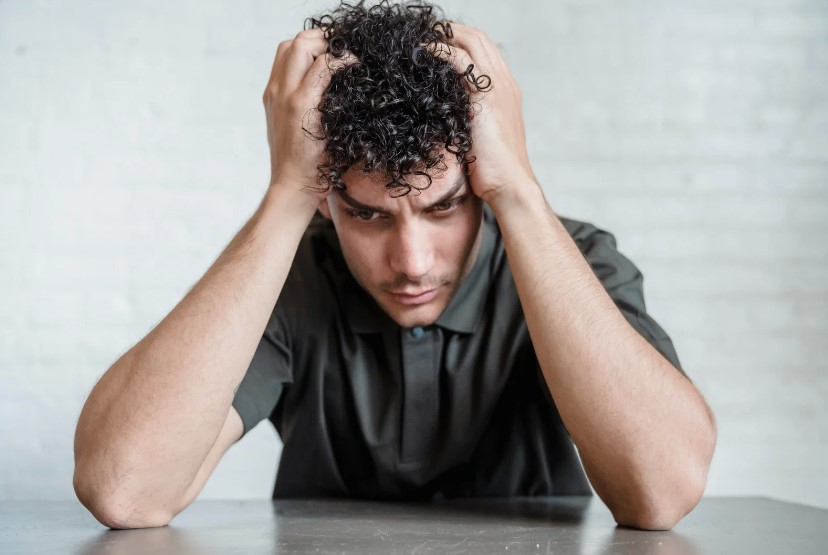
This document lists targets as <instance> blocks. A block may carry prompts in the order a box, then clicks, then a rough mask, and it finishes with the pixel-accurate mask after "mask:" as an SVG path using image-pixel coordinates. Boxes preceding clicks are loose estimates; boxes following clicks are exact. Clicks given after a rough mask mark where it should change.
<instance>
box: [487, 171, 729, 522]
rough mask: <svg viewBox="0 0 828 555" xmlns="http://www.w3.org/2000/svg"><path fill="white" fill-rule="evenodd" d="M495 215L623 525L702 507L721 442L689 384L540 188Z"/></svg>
mask: <svg viewBox="0 0 828 555" xmlns="http://www.w3.org/2000/svg"><path fill="white" fill-rule="evenodd" d="M524 185H525V187H521V188H516V190H517V191H518V192H517V193H516V194H515V195H514V196H513V197H512V198H509V199H508V200H507V199H506V198H500V199H498V202H497V203H496V204H494V205H492V209H493V211H494V213H495V216H496V218H497V221H498V224H499V225H500V229H501V231H502V234H503V240H504V245H505V248H506V253H507V256H508V257H509V264H510V266H511V269H512V274H513V275H514V279H515V285H516V286H517V291H518V295H519V297H520V301H521V305H522V307H523V311H524V314H525V316H526V323H527V326H528V328H529V334H530V336H531V338H532V344H533V346H534V349H535V353H536V355H537V357H538V361H539V363H540V366H541V370H542V371H543V375H544V378H545V379H546V384H547V386H548V387H549V390H550V392H551V394H552V398H553V399H554V401H555V404H556V406H557V408H558V411H559V413H560V415H561V419H562V420H563V422H564V424H565V425H566V427H567V429H568V430H569V433H570V435H571V436H572V439H573V441H574V442H575V444H576V445H577V446H578V452H579V454H580V456H581V460H582V462H583V464H584V468H585V470H586V471H587V475H588V476H589V478H590V482H591V483H592V485H593V487H594V488H595V491H596V492H597V493H598V494H599V495H600V496H601V498H602V499H603V500H604V502H605V503H606V504H607V506H608V507H609V508H610V509H611V510H612V512H613V515H614V516H615V518H616V520H617V521H618V523H619V524H624V525H629V526H635V527H638V528H650V529H668V528H672V527H673V525H675V524H676V522H678V520H679V519H681V518H682V517H683V516H684V515H686V514H687V513H688V512H690V510H691V509H692V508H693V507H695V505H696V503H697V502H698V500H699V499H700V497H701V495H702V493H703V491H704V487H705V484H706V482H707V471H708V468H709V466H710V461H711V458H712V456H713V450H714V447H715V443H716V429H715V423H714V420H713V416H712V413H711V411H710V409H709V407H708V406H707V404H706V403H705V401H704V399H703V398H702V396H701V395H700V394H699V392H698V391H697V390H696V388H695V387H694V386H693V384H692V383H691V382H690V381H689V380H688V379H687V378H686V377H684V376H683V375H682V374H681V373H680V372H679V371H678V370H676V368H674V367H673V366H672V364H671V363H670V362H669V361H668V360H667V359H666V358H664V357H663V356H662V355H661V353H659V352H658V351H657V350H656V349H655V348H654V347H653V346H652V345H651V344H650V343H649V342H648V341H647V340H646V339H644V338H643V337H642V335H641V334H640V333H639V332H638V331H637V330H635V329H634V328H633V327H632V326H631V325H630V323H629V322H628V321H627V319H626V318H624V316H623V314H622V313H621V312H620V311H619V309H618V307H617V306H616V305H615V303H614V301H613V300H612V298H611V297H610V296H609V294H608V293H607V291H606V289H605V288H604V287H603V285H602V284H601V282H600V281H599V280H598V278H597V277H596V276H595V273H594V272H593V271H592V268H591V267H590V265H589V263H588V262H587V261H586V259H585V258H584V256H583V255H582V254H581V251H580V250H579V249H578V246H577V245H576V244H575V242H574V241H573V240H572V237H571V236H570V235H569V233H568V232H567V231H566V229H565V228H564V226H563V224H562V223H561V222H560V220H559V219H558V218H557V216H556V215H555V214H554V212H553V211H552V210H551V209H550V208H549V206H548V205H547V203H546V201H545V200H544V198H543V195H542V193H541V192H540V188H539V187H537V185H536V184H533V183H527V184H524Z"/></svg>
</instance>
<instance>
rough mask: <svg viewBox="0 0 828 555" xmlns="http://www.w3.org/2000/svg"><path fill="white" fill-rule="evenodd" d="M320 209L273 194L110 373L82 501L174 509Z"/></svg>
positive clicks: (92, 405)
mask: <svg viewBox="0 0 828 555" xmlns="http://www.w3.org/2000/svg"><path fill="white" fill-rule="evenodd" d="M313 211H314V208H313V206H312V205H311V204H310V203H308V202H307V201H306V200H305V199H303V198H302V196H301V195H297V194H290V193H287V192H283V190H277V189H275V188H271V189H270V190H269V191H268V193H267V194H266V195H265V197H264V199H263V200H262V203H261V204H260V206H259V208H258V210H257V211H256V213H255V214H254V215H253V216H252V217H251V218H250V220H249V221H248V222H247V223H246V224H245V226H244V227H243V228H242V229H241V230H240V231H239V232H238V234H237V235H236V236H235V237H234V238H233V239H232V241H231V242H230V243H229V244H228V246H227V247H226V248H225V249H224V251H223V252H222V253H221V255H220V256H219V257H218V258H217V259H216V261H215V262H214V263H213V264H212V266H211V267H210V268H209V269H208V271H207V272H206V273H205V275H204V276H203V277H202V278H201V279H200V280H199V281H198V282H197V283H196V284H195V286H193V288H192V289H191V290H190V291H189V292H188V293H187V294H186V295H185V296H184V298H183V299H182V300H181V301H180V302H179V303H178V305H177V306H176V307H175V308H174V309H173V310H172V311H171V312H170V313H169V314H168V315H167V316H166V317H165V318H164V319H163V320H162V321H161V322H160V323H159V324H158V325H157V326H156V327H155V328H154V329H153V330H152V331H151V332H150V333H149V334H148V335H147V336H146V337H145V338H144V339H143V340H141V341H140V342H139V343H138V344H136V345H135V346H134V347H133V348H132V349H130V350H129V351H128V352H127V353H126V354H124V355H123V356H122V357H121V358H120V359H119V360H118V361H117V362H115V364H113V365H112V367H111V368H110V369H109V370H108V371H107V372H106V373H105V374H104V375H103V377H102V378H101V380H100V381H99V382H98V383H97V385H96V386H95V387H94V389H93V390H92V392H91V394H90V396H89V398H88V400H87V401H86V403H85V405H84V407H83V410H82V412H81V415H80V418H79V421H78V425H77V430H76V434H75V465H76V466H75V485H76V489H79V492H78V493H79V497H81V496H84V497H86V499H87V500H88V502H90V503H101V502H103V501H102V500H106V501H105V502H106V503H113V502H115V503H119V504H123V505H127V506H134V507H146V506H150V505H151V506H152V507H154V508H156V510H158V511H163V510H164V509H163V508H164V507H168V508H170V510H172V509H174V507H175V505H176V503H177V502H178V500H179V498H180V497H181V495H183V493H184V492H185V490H186V489H187V487H188V486H189V484H190V483H191V482H192V480H193V478H194V476H195V475H196V472H197V471H198V469H199V467H200V465H201V463H202V462H203V461H204V459H205V457H206V455H207V453H208V451H209V450H210V448H211V447H212V446H213V444H214V443H215V441H216V438H217V436H218V434H219V431H220V430H221V427H222V425H223V423H224V421H225V419H226V417H227V413H228V410H229V407H230V404H231V403H232V400H233V396H234V391H235V388H236V387H237V386H238V384H239V383H240V382H241V380H242V378H243V377H244V373H245V370H246V368H247V365H248V364H249V361H250V360H251V359H252V357H253V353H254V352H255V350H256V347H257V344H258V342H259V340H260V338H261V335H262V332H263V331H264V328H265V326H266V324H267V321H268V319H269V316H270V314H271V312H272V310H273V307H274V305H275V303H276V300H277V298H278V295H279V293H280V291H281V288H282V286H283V284H284V281H285V278H286V276H287V273H288V270H289V268H290V265H291V262H292V260H293V257H294V255H295V252H296V248H297V245H298V242H299V240H300V238H301V236H302V233H303V232H304V230H305V228H306V227H307V224H308V222H309V220H310V218H311V217H312V215H313ZM113 500H114V501H113Z"/></svg>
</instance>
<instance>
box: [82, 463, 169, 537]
mask: <svg viewBox="0 0 828 555" xmlns="http://www.w3.org/2000/svg"><path fill="white" fill-rule="evenodd" d="M88 483H89V482H88V481H85V480H84V479H83V477H82V475H79V474H78V472H77V471H76V472H75V475H74V477H73V480H72V486H73V488H74V490H75V495H76V496H77V498H78V501H80V502H81V504H82V505H83V506H84V507H86V508H87V509H88V510H89V512H90V513H92V516H94V517H95V519H96V520H97V521H98V522H100V523H101V524H103V525H104V526H106V527H107V528H111V529H113V530H125V529H130V528H156V527H160V526H166V525H168V524H169V523H170V521H171V520H172V517H173V516H175V515H174V514H172V513H171V512H169V511H166V510H163V509H157V508H145V507H141V506H140V505H139V504H136V503H134V502H133V501H131V500H127V499H123V498H120V497H119V496H117V495H108V494H104V493H100V492H95V491H94V490H93V488H92V487H89V486H88V485H86V484H88Z"/></svg>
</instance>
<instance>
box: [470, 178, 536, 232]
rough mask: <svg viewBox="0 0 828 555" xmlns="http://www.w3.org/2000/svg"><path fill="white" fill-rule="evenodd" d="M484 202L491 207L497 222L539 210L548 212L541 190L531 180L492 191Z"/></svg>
mask: <svg viewBox="0 0 828 555" xmlns="http://www.w3.org/2000/svg"><path fill="white" fill-rule="evenodd" d="M485 200H486V203H487V204H488V205H489V206H491V208H492V211H493V212H494V215H495V218H497V220H498V221H501V220H505V219H507V218H509V217H511V216H512V215H518V214H522V213H523V214H525V213H526V211H534V210H538V209H539V208H540V209H542V210H548V207H547V205H546V199H545V198H544V196H543V190H542V189H541V187H540V185H539V184H538V183H537V181H535V180H534V179H531V178H524V179H522V180H521V181H520V182H519V183H517V182H516V183H514V184H513V186H511V187H503V188H501V189H498V190H497V191H493V192H492V194H490V195H488V196H487V198H486V199H485Z"/></svg>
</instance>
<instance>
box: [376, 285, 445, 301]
mask: <svg viewBox="0 0 828 555" xmlns="http://www.w3.org/2000/svg"><path fill="white" fill-rule="evenodd" d="M438 291H439V288H437V287H435V288H434V289H420V290H418V291H414V290H408V291H388V293H389V294H390V295H391V297H392V298H393V299H394V301H396V302H397V303H399V304H405V305H418V304H425V303H428V302H431V301H433V300H434V298H435V297H436V296H437V293H438Z"/></svg>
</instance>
